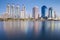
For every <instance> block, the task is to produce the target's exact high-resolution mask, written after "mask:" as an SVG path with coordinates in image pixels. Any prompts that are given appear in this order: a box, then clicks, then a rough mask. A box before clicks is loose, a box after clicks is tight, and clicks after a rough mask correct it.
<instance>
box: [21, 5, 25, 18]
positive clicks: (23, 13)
mask: <svg viewBox="0 0 60 40" xmlns="http://www.w3.org/2000/svg"><path fill="white" fill-rule="evenodd" d="M25 12H26V11H25V6H24V5H23V6H22V10H21V13H20V18H25V16H26V15H25V14H26V13H25Z"/></svg>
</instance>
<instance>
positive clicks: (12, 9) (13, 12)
mask: <svg viewBox="0 0 60 40" xmlns="http://www.w3.org/2000/svg"><path fill="white" fill-rule="evenodd" d="M14 14H15V6H14V5H12V6H11V17H14Z"/></svg>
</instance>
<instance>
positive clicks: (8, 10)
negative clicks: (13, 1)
mask: <svg viewBox="0 0 60 40" xmlns="http://www.w3.org/2000/svg"><path fill="white" fill-rule="evenodd" d="M6 13H8V14H10V5H9V4H8V5H7V8H6Z"/></svg>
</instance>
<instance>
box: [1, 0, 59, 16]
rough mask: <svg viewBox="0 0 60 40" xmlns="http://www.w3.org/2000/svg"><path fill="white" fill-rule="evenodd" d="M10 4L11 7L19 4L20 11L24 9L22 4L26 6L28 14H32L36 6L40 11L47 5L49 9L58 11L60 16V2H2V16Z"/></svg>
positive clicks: (15, 0)
mask: <svg viewBox="0 0 60 40" xmlns="http://www.w3.org/2000/svg"><path fill="white" fill-rule="evenodd" d="M8 3H9V4H10V5H12V4H14V5H15V6H16V5H17V4H19V6H20V9H21V8H22V4H24V5H25V7H26V12H27V14H30V13H32V8H33V7H34V6H35V5H37V6H38V7H39V11H40V10H41V7H42V6H43V5H46V6H47V8H49V7H53V9H54V10H55V11H56V14H57V16H60V5H59V4H60V0H0V15H1V14H3V13H4V12H5V11H6V6H7V4H8ZM40 14H41V11H40Z"/></svg>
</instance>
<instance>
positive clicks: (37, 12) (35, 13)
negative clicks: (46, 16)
mask: <svg viewBox="0 0 60 40" xmlns="http://www.w3.org/2000/svg"><path fill="white" fill-rule="evenodd" d="M38 14H39V8H38V6H35V7H33V18H34V19H38Z"/></svg>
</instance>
